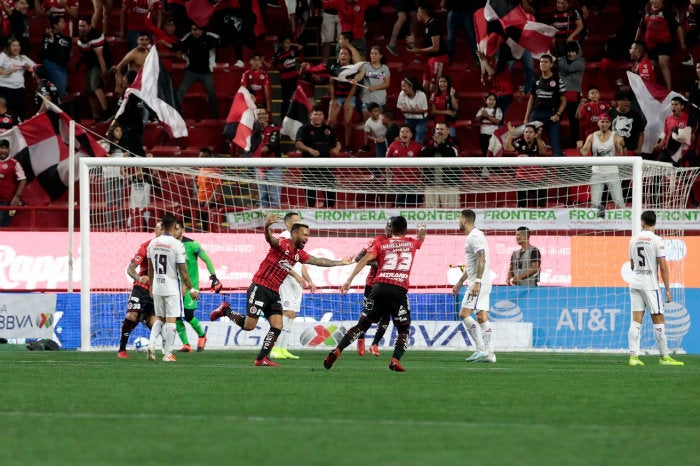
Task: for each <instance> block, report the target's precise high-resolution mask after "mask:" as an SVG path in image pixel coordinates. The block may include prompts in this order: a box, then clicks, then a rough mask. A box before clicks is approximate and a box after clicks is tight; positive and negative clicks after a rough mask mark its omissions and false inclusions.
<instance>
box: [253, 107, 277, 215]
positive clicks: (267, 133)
mask: <svg viewBox="0 0 700 466" xmlns="http://www.w3.org/2000/svg"><path fill="white" fill-rule="evenodd" d="M257 112H258V125H257V126H256V127H255V128H254V130H253V138H252V139H253V140H252V142H251V152H252V153H253V157H276V158H279V157H281V154H280V128H279V126H278V125H276V124H275V123H274V122H271V121H270V116H269V113H268V111H267V109H266V108H265V106H264V105H258V110H257ZM257 178H258V180H259V181H260V183H258V190H259V192H260V207H262V208H272V209H279V208H280V206H281V203H282V202H281V190H282V185H281V183H282V169H281V168H280V167H260V168H258V173H257ZM265 181H269V182H271V183H274V184H266V183H265Z"/></svg>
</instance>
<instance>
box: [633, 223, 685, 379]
mask: <svg viewBox="0 0 700 466" xmlns="http://www.w3.org/2000/svg"><path fill="white" fill-rule="evenodd" d="M641 220H642V231H641V232H640V233H639V234H637V235H636V236H633V237H632V239H631V240H630V250H629V253H630V256H629V257H630V266H631V267H632V272H633V276H632V279H631V280H630V301H631V303H632V322H631V323H630V329H629V332H628V339H629V348H630V360H629V365H630V366H643V365H644V363H643V362H642V361H641V360H640V359H639V339H640V334H641V329H642V319H643V318H644V310H645V308H647V307H648V308H649V314H651V321H652V322H653V323H654V338H655V339H656V344H657V346H658V347H659V355H660V357H661V358H660V359H659V363H660V364H661V365H663V366H682V365H684V363H682V362H681V361H676V360H675V359H673V358H672V357H671V356H669V354H668V347H667V345H666V329H665V321H664V304H663V301H662V300H664V298H665V301H666V302H667V303H670V302H671V287H670V284H669V274H668V264H667V263H666V257H665V251H664V244H663V240H662V239H661V237H660V236H658V235H657V234H656V233H655V232H654V226H655V225H656V214H655V213H654V211H653V210H647V211H645V212H644V213H642V217H641ZM659 270H661V279H662V280H663V282H664V287H665V288H666V296H665V297H662V296H661V290H660V288H659V277H658V273H659Z"/></svg>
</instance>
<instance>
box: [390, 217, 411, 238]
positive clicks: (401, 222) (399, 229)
mask: <svg viewBox="0 0 700 466" xmlns="http://www.w3.org/2000/svg"><path fill="white" fill-rule="evenodd" d="M407 228H408V222H407V221H406V217H404V216H403V215H397V216H396V217H392V218H391V232H392V233H395V234H397V235H403V234H405V233H406V229H407Z"/></svg>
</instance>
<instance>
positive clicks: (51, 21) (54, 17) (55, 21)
mask: <svg viewBox="0 0 700 466" xmlns="http://www.w3.org/2000/svg"><path fill="white" fill-rule="evenodd" d="M62 19H65V17H63V16H58V15H49V24H50V25H51V27H54V26H56V25H57V24H58V23H59V21H61V20H62Z"/></svg>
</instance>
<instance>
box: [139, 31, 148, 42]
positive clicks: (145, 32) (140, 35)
mask: <svg viewBox="0 0 700 466" xmlns="http://www.w3.org/2000/svg"><path fill="white" fill-rule="evenodd" d="M143 36H146V37H148V39H149V40H150V39H151V33H150V32H148V31H139V35H138V36H137V37H143Z"/></svg>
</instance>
